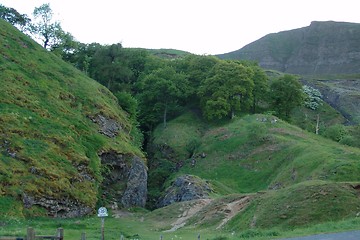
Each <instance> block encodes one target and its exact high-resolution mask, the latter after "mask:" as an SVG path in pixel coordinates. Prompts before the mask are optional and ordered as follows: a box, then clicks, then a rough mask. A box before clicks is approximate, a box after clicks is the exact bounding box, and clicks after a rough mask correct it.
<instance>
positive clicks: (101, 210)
mask: <svg viewBox="0 0 360 240" xmlns="http://www.w3.org/2000/svg"><path fill="white" fill-rule="evenodd" d="M107 216H108V212H107V209H106V208H104V207H101V208H99V210H98V217H107Z"/></svg>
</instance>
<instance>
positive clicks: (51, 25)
mask: <svg viewBox="0 0 360 240" xmlns="http://www.w3.org/2000/svg"><path fill="white" fill-rule="evenodd" d="M33 15H34V20H35V21H34V23H32V26H31V28H32V33H33V34H35V37H37V38H38V39H39V40H40V41H42V43H43V47H44V48H46V49H48V48H50V47H51V46H52V45H55V44H57V43H58V42H59V41H61V36H62V34H63V33H64V31H63V30H62V28H61V26H60V23H59V22H56V21H55V22H54V21H53V20H52V17H53V11H52V10H51V8H50V4H48V3H47V4H43V5H41V6H40V7H36V8H35V9H34V11H33Z"/></svg>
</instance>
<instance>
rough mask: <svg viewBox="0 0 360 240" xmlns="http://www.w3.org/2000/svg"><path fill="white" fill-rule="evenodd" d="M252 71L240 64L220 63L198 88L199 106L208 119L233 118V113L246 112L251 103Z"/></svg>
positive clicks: (231, 62)
mask: <svg viewBox="0 0 360 240" xmlns="http://www.w3.org/2000/svg"><path fill="white" fill-rule="evenodd" d="M253 74H254V73H253V71H252V69H251V68H250V67H246V66H244V65H242V64H240V63H237V62H233V61H220V62H219V63H217V64H216V65H215V66H214V68H213V72H212V75H211V77H208V78H206V79H205V80H204V81H203V82H202V83H201V86H200V88H199V91H198V94H199V96H200V101H201V106H202V109H203V113H204V115H205V116H206V117H207V118H208V119H214V118H218V119H221V118H223V117H225V116H229V115H230V116H231V118H232V117H234V116H235V111H239V110H246V109H248V108H249V107H250V105H251V102H252V91H253V88H254V82H253V80H252V77H253Z"/></svg>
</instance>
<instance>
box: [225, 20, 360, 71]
mask: <svg viewBox="0 0 360 240" xmlns="http://www.w3.org/2000/svg"><path fill="white" fill-rule="evenodd" d="M359 43H360V24H358V23H345V22H332V21H329V22H312V23H311V24H310V26H308V27H303V28H299V29H294V30H290V31H283V32H279V33H272V34H268V35H266V36H264V37H263V38H261V39H259V40H257V41H255V42H253V43H250V44H248V45H247V46H245V47H243V48H241V49H239V50H237V51H234V52H230V53H226V54H222V55H219V57H220V58H223V59H239V60H240V59H245V60H254V61H258V62H259V64H260V66H262V67H264V68H268V69H274V70H279V71H282V72H286V73H295V74H303V75H310V74H311V75H314V74H317V75H319V74H340V73H359V72H360V70H359V69H360V44H359Z"/></svg>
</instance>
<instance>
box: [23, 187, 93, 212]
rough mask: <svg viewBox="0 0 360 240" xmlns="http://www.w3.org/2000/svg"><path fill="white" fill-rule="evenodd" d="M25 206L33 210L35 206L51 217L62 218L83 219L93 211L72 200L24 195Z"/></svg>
mask: <svg viewBox="0 0 360 240" xmlns="http://www.w3.org/2000/svg"><path fill="white" fill-rule="evenodd" d="M23 204H24V207H25V208H31V207H32V206H34V205H36V206H40V207H43V208H45V209H46V210H47V212H48V214H49V215H50V216H53V217H60V218H72V217H82V216H85V215H88V214H89V213H91V212H92V211H93V209H92V208H91V207H88V206H85V205H83V204H81V203H78V202H76V201H74V200H71V199H58V198H45V197H41V198H36V197H34V196H30V195H27V194H25V193H24V194H23Z"/></svg>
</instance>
